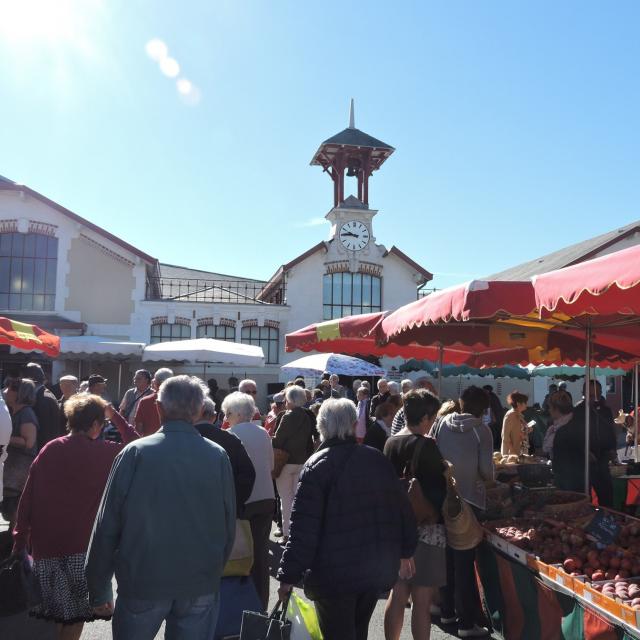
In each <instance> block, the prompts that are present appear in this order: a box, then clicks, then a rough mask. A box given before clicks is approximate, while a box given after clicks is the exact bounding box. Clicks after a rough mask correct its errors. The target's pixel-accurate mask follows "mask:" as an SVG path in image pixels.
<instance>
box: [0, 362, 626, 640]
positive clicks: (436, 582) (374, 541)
mask: <svg viewBox="0 0 640 640" xmlns="http://www.w3.org/2000/svg"><path fill="white" fill-rule="evenodd" d="M45 382H46V379H45V375H44V372H43V370H42V368H41V367H40V366H39V365H37V364H35V363H29V364H28V365H26V366H25V367H24V370H23V371H22V376H21V377H11V378H8V379H7V380H6V381H5V387H4V389H3V393H2V398H0V446H2V460H4V489H3V493H2V495H3V502H2V513H3V516H4V518H5V519H6V520H8V521H9V523H10V529H11V531H12V532H13V549H12V553H13V554H16V555H19V554H25V553H29V554H30V555H31V556H32V558H33V561H34V575H35V576H36V578H37V581H38V583H39V586H40V592H41V598H40V601H39V602H38V603H37V604H36V605H35V606H34V607H33V608H32V610H31V614H32V615H34V616H37V617H40V618H43V619H45V620H49V621H51V622H53V623H56V624H58V634H59V638H61V639H62V640H77V639H78V638H80V635H81V633H82V629H83V625H84V624H85V623H86V622H90V621H92V620H96V619H111V618H112V620H113V622H112V628H113V634H114V638H116V640H118V639H123V640H124V639H136V640H138V639H140V640H145V639H147V638H149V639H152V638H154V637H155V635H156V633H157V631H158V629H159V628H160V626H161V624H162V622H163V621H165V622H166V628H167V634H168V636H167V637H173V638H212V637H213V630H214V628H215V624H216V619H217V616H218V610H219V605H220V602H219V585H220V581H221V579H222V575H223V572H224V569H225V565H226V563H227V561H228V559H229V557H230V554H231V550H232V548H233V545H234V542H235V540H236V535H237V531H238V527H237V522H238V520H244V521H246V522H247V523H248V527H249V528H250V531H251V538H252V551H253V554H252V555H253V564H252V567H251V577H252V580H253V583H254V585H255V589H256V592H257V594H258V597H259V600H260V602H261V605H262V608H263V610H264V611H267V609H268V606H269V580H270V572H271V571H277V580H278V581H279V583H280V588H279V596H280V598H282V599H283V600H284V599H285V598H286V597H287V594H288V593H289V592H290V591H291V589H292V588H293V587H294V586H296V585H300V584H302V585H303V587H304V590H305V593H306V595H307V596H308V597H309V598H310V599H311V600H313V602H314V604H315V608H316V612H317V616H318V621H319V625H320V628H321V630H322V632H323V634H324V637H325V638H327V640H342V639H345V640H364V639H365V638H367V634H368V628H369V621H370V619H371V616H372V613H373V610H374V608H375V606H376V604H377V602H378V600H379V599H380V597H381V596H383V594H388V595H387V602H386V608H385V616H384V633H385V638H387V640H398V639H399V638H400V634H401V630H402V626H403V620H404V615H405V610H406V607H407V606H408V605H409V604H410V605H411V630H412V635H413V638H414V639H415V640H426V639H428V638H429V637H430V628H431V617H432V616H433V615H434V616H437V617H439V619H440V622H441V623H443V624H451V625H453V624H455V625H457V632H458V635H459V637H462V638H469V637H482V636H486V635H487V634H488V633H489V631H488V628H487V627H488V623H487V621H486V620H485V619H484V617H483V613H482V608H481V606H480V597H479V594H478V588H477V583H476V577H475V568H474V563H475V555H476V544H477V543H475V542H474V543H470V544H468V545H463V546H460V545H453V543H452V542H451V541H450V540H449V536H448V527H449V526H450V524H449V521H448V519H447V517H446V509H445V504H446V503H447V500H448V499H449V498H450V497H451V495H455V496H457V497H458V499H459V500H461V501H463V502H464V503H465V505H467V507H468V509H469V511H470V513H471V514H472V517H473V516H475V517H476V518H479V519H481V518H482V514H483V511H484V510H485V508H486V489H485V486H486V484H487V483H488V482H491V481H493V480H494V473H495V471H494V462H493V455H494V451H496V450H497V451H500V452H501V453H502V454H503V455H507V456H509V455H514V456H520V455H523V454H527V453H528V452H530V451H531V452H534V451H535V452H537V453H540V454H542V455H546V456H548V457H549V458H550V459H551V460H552V462H553V470H554V474H555V483H556V485H557V486H558V487H560V488H564V489H571V490H578V491H580V490H582V489H583V484H581V483H583V482H584V460H585V449H584V447H585V443H584V417H585V412H586V410H587V408H586V407H585V402H584V400H582V401H581V402H579V403H578V404H576V405H575V406H574V404H573V402H572V399H571V397H570V395H569V394H568V393H567V392H566V391H565V390H563V389H552V390H550V394H549V396H548V397H547V398H546V399H545V402H544V404H543V407H542V408H541V411H540V413H541V415H542V416H543V419H542V420H541V422H542V424H543V425H544V428H543V430H544V432H543V433H537V430H538V428H537V423H536V422H535V421H533V420H529V416H530V415H531V414H530V407H529V406H528V398H527V396H526V395H524V394H522V393H519V392H513V393H512V394H510V396H509V397H508V404H509V409H508V410H507V411H505V409H504V408H503V407H502V404H501V402H500V400H499V398H498V397H497V396H496V394H495V393H493V389H492V388H491V387H490V386H489V387H488V388H487V387H485V388H483V389H481V388H478V387H475V386H471V387H468V388H467V389H465V390H464V391H463V392H462V394H461V395H460V398H457V399H455V400H448V401H445V402H441V400H440V399H439V398H438V397H437V395H436V393H435V390H434V388H433V386H432V385H431V383H430V381H429V380H428V379H427V378H419V379H418V380H416V381H415V382H412V381H410V380H403V381H402V382H401V383H399V384H398V383H396V382H393V381H387V380H385V379H380V380H378V382H377V385H376V389H375V390H376V393H375V394H372V389H371V386H370V384H369V383H368V382H367V381H362V380H355V381H354V382H353V384H351V385H346V386H343V385H341V384H340V379H339V377H338V376H337V375H335V374H331V373H326V374H324V375H323V376H322V380H321V381H320V383H319V384H318V385H317V387H315V388H313V389H310V388H307V385H306V383H305V380H304V379H302V378H297V379H295V380H293V381H291V382H289V383H287V385H286V386H285V388H284V390H283V391H282V392H279V393H276V394H275V395H274V396H273V397H272V401H271V404H270V410H269V412H268V413H267V414H266V415H264V416H263V415H261V412H260V411H259V409H258V406H257V404H256V396H257V385H256V383H255V382H254V381H253V380H241V381H238V380H230V381H229V382H230V392H228V393H224V394H223V393H220V390H219V389H218V386H217V383H216V382H215V380H210V381H209V383H208V385H205V384H204V383H203V382H202V381H200V380H199V379H197V378H195V377H189V376H184V375H174V373H173V371H171V370H170V369H167V368H161V369H158V370H157V371H156V372H155V373H154V374H153V375H152V374H151V373H150V372H148V371H146V370H139V371H137V372H136V373H135V375H134V377H133V386H132V387H131V389H129V390H128V391H127V392H126V393H125V395H124V397H123V398H122V401H121V402H120V404H119V405H118V407H117V408H116V407H114V406H113V405H112V404H111V403H109V402H108V401H107V400H105V399H104V398H103V396H104V392H105V387H106V382H107V381H106V380H105V379H104V378H103V377H101V376H99V375H92V376H90V377H89V378H88V380H87V381H86V384H85V385H84V387H85V388H80V384H79V382H78V380H77V378H75V377H74V376H71V375H65V376H62V377H61V378H60V380H59V381H58V389H59V398H56V396H55V395H54V394H53V393H52V392H51V391H50V390H49V388H48V387H47V386H46V385H45ZM232 383H233V384H232ZM591 397H592V404H591V407H590V408H589V410H590V411H591V412H592V421H591V424H592V431H591V437H590V440H589V443H588V447H589V455H590V472H591V477H592V478H593V486H594V490H595V491H596V493H597V495H598V498H599V500H600V503H601V504H607V503H609V504H610V500H611V478H610V476H609V475H608V473H609V471H608V462H609V460H610V459H611V457H612V455H614V452H615V432H614V430H613V429H614V425H613V416H612V415H611V411H609V410H608V408H607V407H606V403H604V400H603V398H602V397H601V389H600V388H599V386H598V384H597V383H594V386H593V389H592V394H591ZM1 479H2V474H0V480H1ZM416 496H417V497H416ZM416 505H419V507H420V508H418V507H417V506H416ZM274 523H275V524H274ZM274 527H275V538H276V540H277V541H278V543H279V544H280V545H281V547H282V548H283V552H282V557H281V560H280V562H279V565H278V566H277V567H275V566H271V564H272V563H271V558H272V557H273V556H272V555H270V544H273V543H272V542H270V536H271V534H272V532H273V531H274ZM463 533H464V532H463ZM114 576H115V579H116V582H117V586H118V598H117V599H116V600H115V602H114V595H113V592H112V579H113V577H114Z"/></svg>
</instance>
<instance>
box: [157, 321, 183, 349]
mask: <svg viewBox="0 0 640 640" xmlns="http://www.w3.org/2000/svg"><path fill="white" fill-rule="evenodd" d="M190 338H191V327H190V326H189V325H188V324H177V323H173V324H171V323H169V322H160V323H157V324H152V325H151V340H150V341H149V342H150V343H151V344H156V343H157V342H176V341H177V340H189V339H190Z"/></svg>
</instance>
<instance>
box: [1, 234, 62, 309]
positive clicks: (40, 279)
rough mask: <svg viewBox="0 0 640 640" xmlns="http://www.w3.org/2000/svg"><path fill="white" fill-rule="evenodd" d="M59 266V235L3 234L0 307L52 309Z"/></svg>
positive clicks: (53, 307)
mask: <svg viewBox="0 0 640 640" xmlns="http://www.w3.org/2000/svg"><path fill="white" fill-rule="evenodd" d="M57 268H58V238H54V237H51V236H45V235H41V234H38V233H17V232H15V233H2V234H0V309H8V310H10V311H53V310H54V309H55V302H56V273H57Z"/></svg>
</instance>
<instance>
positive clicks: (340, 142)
mask: <svg viewBox="0 0 640 640" xmlns="http://www.w3.org/2000/svg"><path fill="white" fill-rule="evenodd" d="M343 150H344V151H350V150H351V151H355V152H356V153H357V152H359V151H361V152H364V151H366V150H370V153H371V155H370V156H369V157H370V159H371V160H370V161H371V169H372V170H373V171H375V170H376V169H379V168H380V166H381V165H382V163H383V162H384V161H385V160H386V159H387V158H388V157H389V156H390V155H391V154H392V153H393V152H394V151H395V149H394V148H393V147H392V146H391V145H388V144H387V143H386V142H382V140H378V139H377V138H374V137H373V136H370V135H369V134H368V133H365V132H364V131H360V129H352V128H351V127H347V128H346V129H344V130H343V131H341V132H340V133H336V135H335V136H331V137H330V138H327V139H326V140H325V141H324V142H323V143H322V144H321V145H320V146H319V147H318V150H317V151H316V152H315V154H314V156H313V158H311V163H310V164H311V165H319V166H321V167H325V168H326V167H328V166H329V165H330V164H331V160H332V159H333V157H334V156H335V155H336V153H338V152H339V151H343Z"/></svg>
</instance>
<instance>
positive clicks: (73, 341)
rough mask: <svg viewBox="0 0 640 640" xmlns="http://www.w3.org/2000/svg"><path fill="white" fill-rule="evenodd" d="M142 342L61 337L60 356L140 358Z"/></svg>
mask: <svg viewBox="0 0 640 640" xmlns="http://www.w3.org/2000/svg"><path fill="white" fill-rule="evenodd" d="M144 347H145V345H144V342H128V341H126V340H112V339H111V338H104V337H102V336H62V337H61V338H60V355H63V356H75V355H77V356H86V355H89V356H91V355H98V356H114V357H131V358H141V357H142V352H143V351H144Z"/></svg>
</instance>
